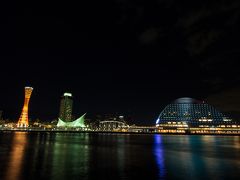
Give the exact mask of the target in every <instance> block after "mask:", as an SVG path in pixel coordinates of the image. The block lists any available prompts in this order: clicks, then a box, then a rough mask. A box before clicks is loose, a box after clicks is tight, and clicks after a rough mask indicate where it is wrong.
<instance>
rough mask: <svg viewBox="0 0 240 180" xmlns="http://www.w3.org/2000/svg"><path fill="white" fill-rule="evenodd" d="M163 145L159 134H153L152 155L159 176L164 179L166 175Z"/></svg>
mask: <svg viewBox="0 0 240 180" xmlns="http://www.w3.org/2000/svg"><path fill="white" fill-rule="evenodd" d="M163 149H164V147H163V142H162V136H161V135H154V149H153V150H154V155H155V159H156V162H157V166H158V170H159V178H160V179H164V178H165V176H166V169H165V164H164V163H165V162H164V150H163Z"/></svg>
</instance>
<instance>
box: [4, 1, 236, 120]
mask: <svg viewBox="0 0 240 180" xmlns="http://www.w3.org/2000/svg"><path fill="white" fill-rule="evenodd" d="M95 3H96V4H95ZM95 3H92V2H87V1H86V2H83V4H82V5H81V6H80V7H79V6H77V5H76V6H74V5H73V4H72V3H66V4H64V5H63V4H61V3H59V4H58V5H59V7H58V8H55V4H51V3H49V4H48V6H46V5H40V4H36V3H34V2H33V4H24V3H23V4H19V5H17V6H16V7H15V8H12V4H11V3H9V2H6V7H5V8H4V9H3V10H2V11H1V13H3V17H5V18H4V19H5V20H4V21H3V22H1V23H2V24H1V25H2V27H3V28H2V29H1V33H2V34H3V38H2V40H1V42H0V43H1V45H2V47H3V48H1V50H0V58H1V67H2V68H1V71H0V76H1V77H2V78H1V85H2V86H1V87H2V88H1V89H0V100H1V101H0V109H1V110H3V111H4V114H3V115H4V116H5V117H9V118H12V119H16V118H18V117H19V114H18V112H19V109H20V108H21V105H22V104H21V103H22V101H21V100H22V98H23V95H22V94H21V93H20V92H21V90H22V87H24V86H28V85H31V86H33V87H36V89H37V90H36V93H35V95H34V97H33V98H32V101H31V103H32V109H31V110H30V114H32V117H33V118H41V119H53V118H55V117H57V116H58V111H59V108H58V103H59V97H60V96H61V95H62V94H63V93H64V92H67V91H69V92H72V93H73V94H75V95H76V96H75V99H76V101H75V102H76V103H75V107H76V108H74V111H75V112H74V113H75V114H76V116H79V115H81V114H83V113H85V112H89V113H90V114H95V113H96V114H102V113H114V112H120V113H127V114H130V115H131V116H133V118H134V119H137V120H138V121H140V122H145V121H146V122H148V121H149V120H152V119H156V118H157V116H158V114H157V113H158V112H159V111H161V109H162V108H164V107H165V105H166V104H168V103H169V102H171V101H172V100H174V99H177V98H180V97H191V98H196V99H202V100H207V101H208V102H209V103H210V104H212V105H213V106H216V108H219V109H220V110H221V111H223V112H229V113H232V114H236V117H240V116H239V115H240V110H239V109H240V104H239V103H240V102H239V101H238V99H239V98H240V86H239V84H240V76H239V74H240V72H239V68H238V60H239V57H240V56H239V52H240V47H239V43H238V42H239V39H240V36H239V27H238V24H239V15H238V7H240V3H239V2H238V1H237V0H233V1H231V2H221V3H219V2H205V3H202V1H194V2H192V1H189V2H188V4H187V5H186V4H185V3H179V2H178V1H176V0H173V1H171V2H170V1H167V0H161V1H158V2H155V1H154V2H152V1H151V2H146V3H143V2H133V1H124V0H113V2H112V3H110V4H109V3H107V2H98V1H96V2H95ZM93 4H95V5H96V6H93ZM60 9H62V10H63V11H62V10H61V11H60ZM64 12H65V13H64ZM79 22H81V23H79Z"/></svg>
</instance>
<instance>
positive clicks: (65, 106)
mask: <svg viewBox="0 0 240 180" xmlns="http://www.w3.org/2000/svg"><path fill="white" fill-rule="evenodd" d="M72 108H73V98H72V94H71V93H64V94H63V96H62V99H61V102H60V111H59V118H60V119H62V120H63V121H65V122H71V121H72Z"/></svg>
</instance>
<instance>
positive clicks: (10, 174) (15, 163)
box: [5, 132, 27, 180]
mask: <svg viewBox="0 0 240 180" xmlns="http://www.w3.org/2000/svg"><path fill="white" fill-rule="evenodd" d="M26 144H27V134H26V133H25V132H15V133H14V135H13V140H12V146H11V147H12V149H11V150H10V154H9V158H10V159H9V163H8V164H7V169H6V174H5V179H9V180H13V179H20V176H21V170H22V164H23V156H24V151H25V148H26Z"/></svg>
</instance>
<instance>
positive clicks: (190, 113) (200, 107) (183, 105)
mask: <svg viewBox="0 0 240 180" xmlns="http://www.w3.org/2000/svg"><path fill="white" fill-rule="evenodd" d="M227 121H231V120H230V119H227V118H226V117H225V116H224V115H223V114H222V113H221V112H219V111H218V110H217V109H215V108H214V107H212V106H210V105H209V104H207V103H205V102H204V101H199V100H196V99H193V98H189V97H183V98H179V99H176V100H175V101H173V102H172V103H171V104H169V105H167V106H166V107H165V108H164V109H163V111H162V112H161V113H160V115H159V117H158V119H157V121H156V125H160V124H171V123H180V122H181V123H186V124H188V126H197V127H198V126H199V125H207V126H215V125H221V124H225V123H228V122H227Z"/></svg>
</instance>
